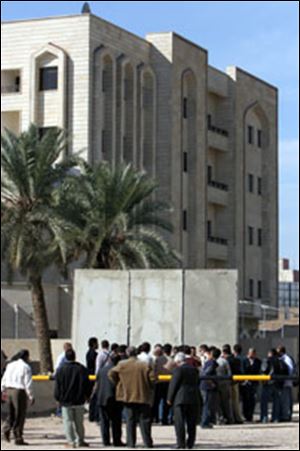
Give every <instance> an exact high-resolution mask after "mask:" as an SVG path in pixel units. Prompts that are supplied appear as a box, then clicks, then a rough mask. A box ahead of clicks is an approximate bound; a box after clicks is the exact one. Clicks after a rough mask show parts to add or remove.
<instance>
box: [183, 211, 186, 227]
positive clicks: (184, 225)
mask: <svg viewBox="0 0 300 451" xmlns="http://www.w3.org/2000/svg"><path fill="white" fill-rule="evenodd" d="M183 230H184V231H187V211H186V210H183Z"/></svg>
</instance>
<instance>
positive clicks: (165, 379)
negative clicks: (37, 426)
mask: <svg viewBox="0 0 300 451" xmlns="http://www.w3.org/2000/svg"><path fill="white" fill-rule="evenodd" d="M89 379H90V381H96V376H89ZM171 379H172V376H171V375H168V374H163V375H160V376H158V380H159V381H160V382H170V380H171ZM32 380H33V381H34V382H48V381H50V380H51V376H43V375H37V376H32ZM216 380H217V379H216ZM224 380H226V379H224ZM228 380H229V381H230V379H228ZM271 380H272V376H266V375H260V376H253V375H249V376H247V375H243V376H232V381H234V382H245V381H252V382H269V381H271Z"/></svg>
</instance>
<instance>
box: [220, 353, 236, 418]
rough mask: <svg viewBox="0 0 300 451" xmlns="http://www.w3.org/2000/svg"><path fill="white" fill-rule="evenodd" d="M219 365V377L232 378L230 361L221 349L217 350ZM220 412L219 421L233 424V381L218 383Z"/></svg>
mask: <svg viewBox="0 0 300 451" xmlns="http://www.w3.org/2000/svg"><path fill="white" fill-rule="evenodd" d="M218 355H219V357H218V358H217V364H218V365H219V366H218V368H217V376H220V377H230V376H232V372H231V368H230V365H229V362H228V360H227V359H226V358H225V357H224V356H223V355H221V351H220V350H219V349H217V350H216V357H217V356H218ZM218 411H219V421H220V423H224V424H233V423H234V421H233V413H232V398H231V381H230V380H227V381H226V380H220V381H218Z"/></svg>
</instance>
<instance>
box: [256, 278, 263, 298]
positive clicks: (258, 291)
mask: <svg viewBox="0 0 300 451" xmlns="http://www.w3.org/2000/svg"><path fill="white" fill-rule="evenodd" d="M257 297H258V299H261V298H262V281H261V280H259V281H258V282H257Z"/></svg>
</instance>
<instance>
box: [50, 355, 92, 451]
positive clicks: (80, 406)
mask: <svg viewBox="0 0 300 451" xmlns="http://www.w3.org/2000/svg"><path fill="white" fill-rule="evenodd" d="M75 360H76V355H75V352H74V351H73V349H70V350H69V351H67V352H66V363H65V364H64V365H63V366H62V367H61V368H60V369H59V370H58V372H57V374H56V377H55V394H54V396H55V399H56V401H58V402H59V404H60V405H61V406H62V417H63V423H64V429H65V434H66V437H67V440H68V443H67V445H66V448H74V447H75V446H78V447H85V446H87V444H86V443H85V441H84V426H83V421H84V404H85V402H86V401H87V400H88V399H89V397H90V395H91V391H92V384H91V383H90V381H89V372H88V370H87V369H86V368H85V367H84V366H83V365H81V364H80V363H77V362H76V361H75Z"/></svg>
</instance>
